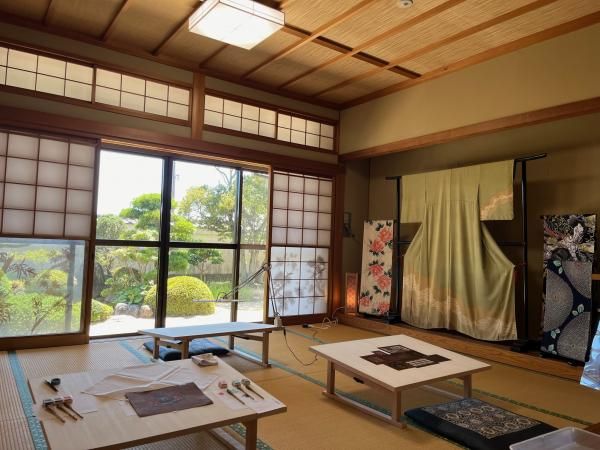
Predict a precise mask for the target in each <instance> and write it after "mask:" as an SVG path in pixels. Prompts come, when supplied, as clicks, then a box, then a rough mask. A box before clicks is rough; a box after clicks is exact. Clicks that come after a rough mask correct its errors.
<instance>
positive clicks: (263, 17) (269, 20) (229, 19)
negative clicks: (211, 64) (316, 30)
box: [188, 0, 285, 50]
mask: <svg viewBox="0 0 600 450" xmlns="http://www.w3.org/2000/svg"><path fill="white" fill-rule="evenodd" d="M284 18H285V17H284V14H283V12H281V11H278V10H276V9H275V8H270V7H268V6H265V5H262V4H260V3H258V2H256V1H253V0H206V1H205V2H204V3H202V5H201V6H200V8H198V10H197V11H196V12H195V13H194V14H192V16H191V17H190V20H189V24H188V26H189V30H190V31H191V32H192V33H197V34H200V35H202V36H206V37H209V38H211V39H216V40H218V41H221V42H225V43H227V44H231V45H235V46H236V47H242V48H245V49H247V50H250V49H251V48H252V47H254V46H256V45H257V44H259V43H261V42H262V41H264V40H265V39H267V38H268V37H269V36H271V35H272V34H273V33H275V32H276V31H277V30H279V29H280V28H281V27H283V24H284Z"/></svg>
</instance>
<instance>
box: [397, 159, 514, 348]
mask: <svg viewBox="0 0 600 450" xmlns="http://www.w3.org/2000/svg"><path fill="white" fill-rule="evenodd" d="M512 219H513V161H502V162H498V163H491V164H482V165H478V166H468V167H461V168H458V169H450V170H443V171H438V172H429V173H423V174H418V175H408V176H405V177H402V215H401V220H402V222H421V227H420V228H419V230H418V231H417V233H416V235H415V237H414V239H413V241H412V243H411V245H410V247H409V248H408V250H407V252H406V255H405V257H404V279H403V291H402V319H403V320H404V321H405V322H407V323H409V324H412V325H414V326H417V327H420V328H446V329H449V330H456V331H459V332H461V333H464V334H467V335H469V336H472V337H474V338H477V339H484V340H489V341H498V340H508V339H516V337H517V332H516V324H515V288H514V266H513V264H512V263H511V262H510V261H509V260H508V259H507V258H506V256H505V255H504V253H502V250H500V248H499V247H498V245H497V244H496V242H495V241H494V239H493V238H492V236H491V235H490V233H489V231H488V230H487V228H486V226H485V225H484V224H483V223H482V222H481V221H482V220H512Z"/></svg>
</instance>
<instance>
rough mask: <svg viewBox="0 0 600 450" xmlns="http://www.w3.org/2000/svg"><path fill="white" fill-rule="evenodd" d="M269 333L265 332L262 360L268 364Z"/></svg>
mask: <svg viewBox="0 0 600 450" xmlns="http://www.w3.org/2000/svg"><path fill="white" fill-rule="evenodd" d="M269 334H271V333H263V339H262V362H263V364H264V365H266V366H267V365H268V364H269Z"/></svg>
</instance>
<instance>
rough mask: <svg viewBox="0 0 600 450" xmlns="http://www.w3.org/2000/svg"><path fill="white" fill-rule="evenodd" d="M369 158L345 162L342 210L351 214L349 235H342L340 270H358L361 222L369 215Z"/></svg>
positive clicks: (361, 232)
mask: <svg viewBox="0 0 600 450" xmlns="http://www.w3.org/2000/svg"><path fill="white" fill-rule="evenodd" d="M370 168H371V164H370V161H369V160H361V161H350V162H348V163H346V179H345V181H344V199H345V202H344V211H345V212H349V213H350V214H352V234H353V236H351V237H344V241H343V248H342V252H343V260H342V271H343V272H344V273H346V272H360V259H361V253H362V238H363V223H364V221H365V220H366V219H367V217H368V215H369V175H370Z"/></svg>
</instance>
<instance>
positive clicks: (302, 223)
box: [269, 172, 333, 317]
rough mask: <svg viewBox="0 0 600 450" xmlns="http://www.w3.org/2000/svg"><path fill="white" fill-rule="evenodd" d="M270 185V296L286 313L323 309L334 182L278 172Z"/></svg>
mask: <svg viewBox="0 0 600 450" xmlns="http://www.w3.org/2000/svg"><path fill="white" fill-rule="evenodd" d="M272 189H273V201H272V223H271V276H272V280H273V283H272V288H271V289H270V297H272V298H273V299H274V300H275V302H276V307H277V310H278V312H279V313H280V314H281V315H282V316H297V315H306V314H322V313H325V312H326V311H327V300H328V294H329V255H330V243H331V230H332V226H331V225H332V205H333V201H332V200H333V198H332V192H333V182H332V180H331V179H327V178H317V177H312V176H306V175H301V174H295V173H286V172H275V173H274V174H273V183H272ZM273 314H274V311H273V305H271V304H270V305H269V315H270V316H271V317H272V316H273Z"/></svg>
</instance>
